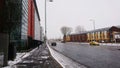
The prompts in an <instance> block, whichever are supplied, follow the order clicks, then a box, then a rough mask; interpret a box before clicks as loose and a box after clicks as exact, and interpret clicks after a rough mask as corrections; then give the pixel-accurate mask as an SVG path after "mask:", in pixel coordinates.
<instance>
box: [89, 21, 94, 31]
mask: <svg viewBox="0 0 120 68" xmlns="http://www.w3.org/2000/svg"><path fill="white" fill-rule="evenodd" d="M90 21H92V22H93V28H94V30H95V20H94V19H90Z"/></svg>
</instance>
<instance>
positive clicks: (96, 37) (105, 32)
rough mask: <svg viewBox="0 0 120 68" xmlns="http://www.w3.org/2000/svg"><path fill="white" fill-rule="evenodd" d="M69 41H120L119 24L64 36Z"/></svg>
mask: <svg viewBox="0 0 120 68" xmlns="http://www.w3.org/2000/svg"><path fill="white" fill-rule="evenodd" d="M66 41H69V42H90V41H97V42H106V43H108V42H120V26H112V27H107V28H101V29H96V30H92V31H87V32H84V33H80V34H70V35H67V36H66Z"/></svg>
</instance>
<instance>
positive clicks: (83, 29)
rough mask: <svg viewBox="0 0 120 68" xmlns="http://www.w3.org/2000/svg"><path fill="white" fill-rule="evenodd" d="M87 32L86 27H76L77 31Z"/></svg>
mask: <svg viewBox="0 0 120 68" xmlns="http://www.w3.org/2000/svg"><path fill="white" fill-rule="evenodd" d="M83 32H86V30H85V28H84V27H83V26H80V25H79V26H77V27H76V29H75V33H83Z"/></svg>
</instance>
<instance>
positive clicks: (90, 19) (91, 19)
mask: <svg viewBox="0 0 120 68" xmlns="http://www.w3.org/2000/svg"><path fill="white" fill-rule="evenodd" d="M90 21H92V22H93V28H94V31H95V20H94V19H90ZM93 37H94V41H95V32H94V36H93Z"/></svg>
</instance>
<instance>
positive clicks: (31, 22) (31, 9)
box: [28, 0, 35, 38]
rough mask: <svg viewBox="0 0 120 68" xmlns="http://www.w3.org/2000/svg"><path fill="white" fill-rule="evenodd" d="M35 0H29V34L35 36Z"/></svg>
mask: <svg viewBox="0 0 120 68" xmlns="http://www.w3.org/2000/svg"><path fill="white" fill-rule="evenodd" d="M34 10H35V9H34V2H33V0H28V36H29V37H32V38H33V37H34Z"/></svg>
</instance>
